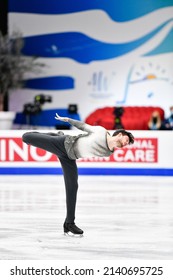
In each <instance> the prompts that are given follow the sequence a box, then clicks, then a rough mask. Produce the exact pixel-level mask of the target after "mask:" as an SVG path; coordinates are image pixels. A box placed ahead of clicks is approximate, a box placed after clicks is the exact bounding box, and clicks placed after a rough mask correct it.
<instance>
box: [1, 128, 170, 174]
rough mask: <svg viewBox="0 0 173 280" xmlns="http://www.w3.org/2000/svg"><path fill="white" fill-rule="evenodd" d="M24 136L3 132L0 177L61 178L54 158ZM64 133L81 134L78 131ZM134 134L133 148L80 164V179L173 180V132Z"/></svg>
mask: <svg viewBox="0 0 173 280" xmlns="http://www.w3.org/2000/svg"><path fill="white" fill-rule="evenodd" d="M25 132H26V131H24V130H11V131H10V130H8V131H5V130H4V131H3V130H1V131H0V174H1V175H8V174H9V175H12V174H13V175H14V174H16V175H19V174H21V175H30V174H31V175H32V174H33V175H38V174H40V175H44V174H45V175H48V174H50V175H51V174H52V175H62V169H61V166H60V162H59V161H58V160H57V157H56V156H55V155H52V154H50V153H48V152H46V151H43V150H41V149H38V148H35V147H33V146H28V145H26V144H25V143H23V142H22V135H23V134H24V133H25ZM43 132H48V131H45V130H44V131H43ZM64 132H65V134H67V133H68V134H70V135H75V134H78V130H77V131H76V130H68V132H67V131H64ZM110 133H112V132H111V131H110ZM132 133H133V134H134V136H135V143H134V145H130V146H128V147H126V148H124V149H115V151H114V153H113V154H112V155H111V156H110V157H107V158H94V159H79V160H77V165H78V170H79V175H113V176H114V175H115V176H116V175H127V176H140V175H141V176H173V157H172V151H173V131H132Z"/></svg>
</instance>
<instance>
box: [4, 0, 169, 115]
mask: <svg viewBox="0 0 173 280" xmlns="http://www.w3.org/2000/svg"><path fill="white" fill-rule="evenodd" d="M14 30H20V31H21V33H22V35H23V37H24V39H25V46H24V49H23V52H24V54H25V55H26V56H31V55H37V56H39V57H40V58H39V60H40V61H42V62H44V63H45V64H46V65H47V66H46V67H44V69H43V72H42V73H39V74H37V76H36V74H35V75H34V76H30V77H29V80H28V83H27V85H26V88H25V89H22V90H18V92H17V93H16V92H15V95H13V94H12V101H11V108H12V109H14V108H13V107H15V106H17V110H18V111H20V110H22V108H23V104H24V103H26V102H31V101H32V100H33V96H35V95H36V94H38V93H40V92H41V93H44V94H49V95H51V96H52V97H53V103H48V104H45V108H46V109H47V108H54V109H55V108H66V107H67V106H68V104H71V103H73V104H74V103H76V104H78V107H79V113H80V116H81V118H82V119H85V117H86V116H87V115H88V114H89V113H91V112H92V111H93V110H95V109H96V108H100V107H104V106H128V105H131V106H132V105H138V106H140V105H146V106H147V105H153V106H155V105H157V106H161V107H162V108H163V109H165V112H167V113H169V106H170V105H173V0H157V1H156V0H146V1H139V0H121V1H115V0H109V1H107V0H100V1H98V0H89V1H84V0H75V1H71V0H63V1H62V0H61V1H60V0H51V1H50V0H49V1H48V0H29V1H21V0H9V32H10V33H12V32H13V31H14ZM25 93H26V94H25ZM16 94H18V98H16ZM16 100H17V101H16Z"/></svg>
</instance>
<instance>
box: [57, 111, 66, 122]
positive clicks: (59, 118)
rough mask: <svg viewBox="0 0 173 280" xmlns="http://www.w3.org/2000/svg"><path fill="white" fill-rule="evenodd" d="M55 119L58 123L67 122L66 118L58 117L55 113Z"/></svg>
mask: <svg viewBox="0 0 173 280" xmlns="http://www.w3.org/2000/svg"><path fill="white" fill-rule="evenodd" d="M55 119H56V120H58V121H63V122H68V118H67V117H60V116H59V115H58V114H57V113H56V117H55Z"/></svg>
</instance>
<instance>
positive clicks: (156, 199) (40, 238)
mask: <svg viewBox="0 0 173 280" xmlns="http://www.w3.org/2000/svg"><path fill="white" fill-rule="evenodd" d="M65 212H66V211H65V190H64V182H63V177H62V176H56V175H55V176H54V175H53V176H47V175H41V176H33V175H30V176H23V175H22V176H17V175H16V176H7V175H5V176H0V259H1V260H21V259H22V260H28V259H30V260H58V259H59V260H70V259H71V260H78V259H80V260H115V259H119V260H123V259H124V260H128V259H131V260H132V259H139V260H140V259H148V260H159V259H162V260H172V259H173V177H134V176H131V177H127V176H125V177H121V176H110V177H109V176H80V178H79V191H78V203H77V209H76V224H77V225H78V226H79V227H81V228H82V229H83V230H84V237H82V238H75V237H66V236H64V234H63V231H62V225H63V222H64V218H65Z"/></svg>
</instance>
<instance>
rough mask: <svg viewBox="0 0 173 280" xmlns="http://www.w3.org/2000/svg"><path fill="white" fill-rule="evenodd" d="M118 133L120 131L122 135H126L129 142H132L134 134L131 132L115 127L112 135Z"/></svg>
mask: <svg viewBox="0 0 173 280" xmlns="http://www.w3.org/2000/svg"><path fill="white" fill-rule="evenodd" d="M119 133H122V135H127V136H128V137H129V144H133V143H134V139H135V138H134V136H133V134H132V133H131V132H129V131H126V130H125V129H117V130H116V131H115V132H114V133H113V134H112V136H116V135H118V134H119Z"/></svg>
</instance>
